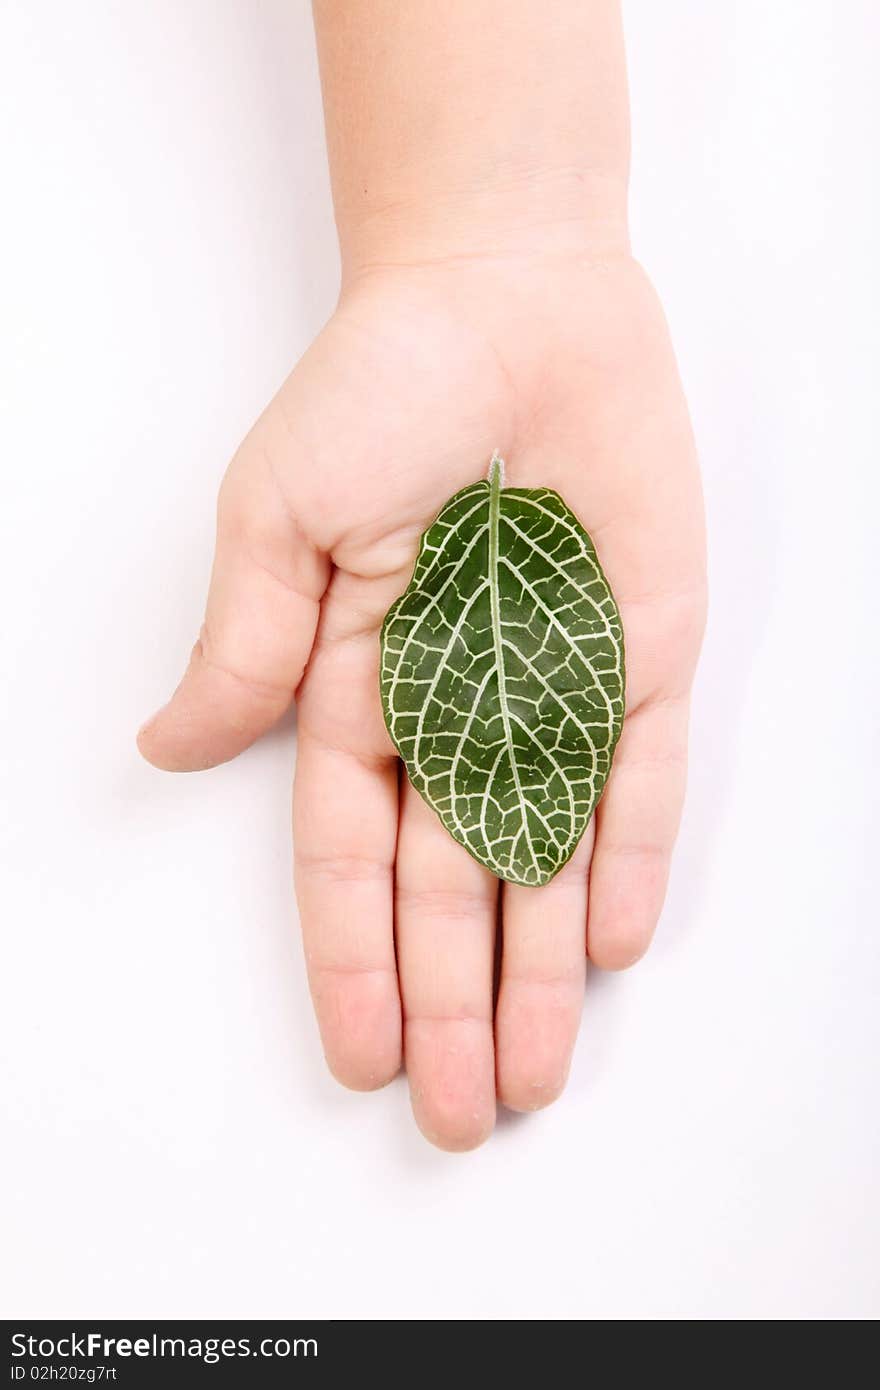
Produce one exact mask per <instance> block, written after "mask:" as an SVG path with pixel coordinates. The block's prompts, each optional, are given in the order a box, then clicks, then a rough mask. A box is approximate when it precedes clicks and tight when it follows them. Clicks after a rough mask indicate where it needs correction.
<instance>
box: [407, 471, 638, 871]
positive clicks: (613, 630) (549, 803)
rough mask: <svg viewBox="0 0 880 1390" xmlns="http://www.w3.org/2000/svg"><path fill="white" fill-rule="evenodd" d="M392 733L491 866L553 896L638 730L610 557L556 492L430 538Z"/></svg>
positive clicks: (483, 498)
mask: <svg viewBox="0 0 880 1390" xmlns="http://www.w3.org/2000/svg"><path fill="white" fill-rule="evenodd" d="M380 683H381V691H382V705H383V709H384V712H385V721H386V723H387V725H388V730H389V732H390V734H391V737H392V739H393V741H394V744H395V747H396V748H397V750H398V752H399V753H400V756H401V757H402V758H403V760H404V762H405V764H406V769H407V772H408V773H409V776H410V779H411V781H412V783H413V786H414V787H415V788H416V789H417V791H419V792H420V793H421V795H422V796H423V797H424V799H425V800H426V801H427V803H428V805H429V806H431V807H432V808H433V809H434V810H435V811H436V812H437V815H438V816H439V817H440V819H441V821H442V822H443V824H444V825H445V827H446V829H447V830H448V831H449V833H450V834H451V835H453V836H454V837H455V839H456V840H458V841H459V842H460V843H461V844H462V845H464V847H465V849H467V850H469V851H470V853H471V854H472V855H473V856H474V858H475V859H478V860H479V861H480V863H481V864H485V865H486V867H487V868H488V869H491V871H492V873H494V874H497V875H498V877H499V878H503V879H507V880H508V881H509V882H511V883H523V884H533V885H535V884H541V883H546V882H547V881H548V879H551V878H552V877H553V875H554V874H555V873H557V872H558V870H559V869H561V868H562V865H563V864H564V863H565V862H566V860H567V859H569V858H570V857H571V855H572V854H573V852H574V849H575V846H576V845H577V843H578V840H579V839H580V838H581V836H582V835H583V833H584V831H585V829H586V827H587V824H588V822H589V819H590V816H591V815H592V813H593V810H594V808H595V806H596V803H597V801H598V800H599V797H600V796H601V795H602V791H603V788H604V786H605V782H606V781H607V778H608V773H609V771H610V769H611V758H612V755H613V753H614V747H615V744H616V743H617V739H618V737H619V735H620V729H621V725H622V723H623V698H624V665H623V630H622V627H621V623H620V615H619V613H618V611H617V605H616V603H615V602H614V596H613V595H612V593H611V590H610V588H609V587H608V582H607V580H606V578H605V576H604V574H603V573H602V569H601V566H600V565H599V561H598V559H597V556H596V550H595V547H594V545H593V543H592V541H591V540H590V537H589V536H588V535H587V533H586V531H585V530H584V529H583V527H582V526H581V524H580V522H579V521H578V519H577V517H576V516H575V515H574V514H573V512H571V511H570V510H569V508H568V507H567V506H566V505H565V503H564V502H563V500H562V498H561V497H560V496H559V494H558V493H556V492H551V491H550V490H549V489H548V488H505V487H504V486H503V464H502V462H501V460H500V459H499V458H498V457H497V455H496V456H495V457H493V459H492V463H491V465H490V470H489V481H488V482H479V483H474V484H473V485H472V486H471V487H466V488H464V489H463V490H462V491H461V492H458V493H456V494H455V496H454V497H453V498H451V499H450V501H448V502H447V503H446V505H445V507H444V508H443V510H442V511H441V512H440V515H439V516H438V517H437V520H436V521H435V522H434V523H433V525H432V526H430V527H429V528H428V530H427V531H426V532H425V533H424V535H423V536H422V542H421V546H420V549H419V554H418V558H417V560H416V565H415V570H414V572H413V577H412V580H411V582H410V585H409V588H408V589H407V590H406V592H405V593H404V594H403V595H402V596H401V597H400V598H399V599H398V600H397V602H396V603H395V604H394V606H393V607H392V608H391V609H390V610H389V612H388V615H387V617H386V618H385V622H384V625H383V627H382V665H381V677H380Z"/></svg>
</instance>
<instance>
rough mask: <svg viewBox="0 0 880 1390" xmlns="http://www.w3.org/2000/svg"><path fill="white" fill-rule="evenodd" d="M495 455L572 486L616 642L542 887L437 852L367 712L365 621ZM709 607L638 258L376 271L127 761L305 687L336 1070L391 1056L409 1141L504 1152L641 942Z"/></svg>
mask: <svg viewBox="0 0 880 1390" xmlns="http://www.w3.org/2000/svg"><path fill="white" fill-rule="evenodd" d="M496 448H497V449H498V450H499V452H500V453H501V454H502V456H503V457H504V459H505V460H506V463H507V483H508V485H510V486H539V485H543V486H548V487H552V488H555V489H557V490H558V491H559V492H560V493H561V494H562V496H563V497H564V498H565V500H566V501H567V502H568V504H569V505H570V506H571V507H572V508H573V510H574V511H575V512H576V513H577V515H578V516H579V518H580V519H581V521H582V522H583V524H584V526H585V527H586V528H587V530H588V531H589V532H590V534H591V536H592V537H593V540H594V541H595V543H596V546H597V549H598V552H599V556H600V559H601V562H602V565H603V567H604V569H605V571H606V574H607V575H608V578H609V581H610V583H611V585H612V588H613V590H614V592H615V595H616V597H617V600H618V602H619V605H620V609H621V613H622V617H623V624H624V632H625V640H626V657H627V718H626V723H625V727H624V732H623V735H622V738H621V740H620V744H619V747H618V750H617V754H616V758H615V762H614V767H613V771H612V775H611V779H610V782H609V785H608V788H607V790H606V792H605V796H604V798H603V799H602V802H601V804H600V806H599V809H598V812H597V815H596V817H595V834H594V831H593V827H592V826H591V828H590V830H589V831H588V832H587V834H586V835H585V837H584V840H583V841H582V843H581V846H580V847H579V849H578V851H577V853H576V854H575V856H574V858H573V859H572V860H571V861H570V863H569V864H568V865H567V866H566V867H565V868H564V869H563V870H562V872H561V873H560V874H559V875H558V877H557V878H555V879H554V880H553V881H552V882H551V883H550V884H548V885H547V886H546V887H545V888H539V889H535V888H520V887H515V886H510V885H504V886H502V885H501V884H499V882H498V881H497V880H496V879H494V878H493V877H492V876H491V875H490V874H489V873H487V872H486V871H485V870H484V869H482V868H481V867H480V866H479V865H478V864H477V863H475V861H474V860H472V859H471V858H470V857H469V855H468V854H467V853H466V852H465V850H464V849H462V848H461V847H460V846H459V845H457V844H456V843H455V842H454V841H453V840H452V839H451V838H450V837H449V836H448V835H447V833H446V832H445V831H444V830H443V829H442V827H441V825H440V823H439V821H438V820H437V819H436V818H435V816H434V815H433V814H432V812H430V811H429V810H428V809H427V807H426V806H425V805H424V804H423V803H422V801H421V799H420V798H419V796H418V795H417V794H416V793H415V792H414V791H413V790H412V788H411V787H410V785H409V784H408V782H407V781H406V779H405V778H404V777H401V776H399V765H398V761H397V758H396V756H395V753H394V749H393V747H392V745H391V742H390V740H389V738H388V735H387V733H386V730H385V727H384V723H383V719H382V713H381V708H380V703H379V691H378V656H379V628H380V625H381V622H382V618H383V616H384V614H385V612H386V610H387V608H388V607H389V605H390V604H391V603H392V601H393V600H394V599H395V598H396V597H397V596H398V594H400V593H401V592H402V590H403V589H404V588H405V587H406V584H407V582H408V580H409V576H410V573H411V570H412V565H413V561H414V558H415V552H416V548H417V542H418V537H419V534H420V532H421V531H422V530H423V529H424V528H425V527H426V526H427V525H428V523H429V522H430V521H431V520H432V519H433V517H434V515H435V514H436V512H437V511H438V509H439V507H440V506H441V505H442V503H443V502H445V501H446V499H447V498H448V497H449V496H450V495H451V494H452V493H453V492H455V491H456V490H457V489H458V488H461V487H463V486H465V485H466V484H468V483H471V482H474V481H476V480H477V479H478V478H480V477H482V476H484V475H485V471H486V468H487V466H488V461H489V458H490V455H491V454H492V451H493V449H496ZM704 603H705V586H704V561H703V531H702V512H701V501H700V489H699V482H698V475H697V470H696V464H695V459H694V450H693V444H692V440H691V434H690V428H689V425H688V419H687V413H686V409H685V405H684V401H683V399H682V394H681V390H680V386H679V382H678V378H677V373H676V367H675V363H674V359H673V355H672V351H671V348H670V345H669V341H668V337H667V332H666V327H665V324H664V320H663V316H662V313H661V311H660V309H659V306H658V304H657V302H656V299H655V297H654V294H653V291H652V290H651V288H650V286H649V284H648V283H647V281H646V279H645V277H644V275H643V273H642V272H641V270H640V269H639V268H638V266H637V265H636V264H635V263H634V262H632V261H631V260H630V259H628V258H627V257H626V256H625V255H612V256H609V257H607V258H605V259H600V260H593V261H591V260H589V259H585V258H579V257H576V256H572V255H559V256H556V257H553V256H547V257H543V258H542V257H538V256H535V255H525V254H523V255H516V254H511V255H509V256H507V257H500V256H499V257H497V258H495V257H487V256H485V255H478V256H474V257H472V258H469V257H462V258H461V259H460V260H456V259H455V258H452V259H449V260H447V259H441V260H439V261H438V262H437V263H433V264H424V263H423V264H420V265H418V264H416V265H405V264H402V265H398V266H396V267H384V268H382V267H378V268H377V267H373V268H372V269H366V268H364V269H363V270H362V271H361V273H359V274H358V275H357V277H356V278H354V280H353V281H352V282H351V283H350V284H349V285H348V287H347V288H346V291H345V293H344V295H343V297H342V300H341V302H340V306H339V308H338V310H337V312H336V313H335V315H334V316H333V318H332V320H331V321H330V323H329V324H328V326H327V327H326V329H325V330H324V331H323V333H322V334H321V335H320V337H319V338H318V339H317V341H316V342H315V344H314V345H313V347H312V348H311V349H310V351H309V352H308V353H307V354H306V356H305V357H304V359H303V360H302V362H301V363H300V364H299V366H298V367H297V368H296V370H295V371H294V373H293V375H292V376H291V377H290V379H289V380H288V382H287V383H286V385H285V386H284V387H283V389H282V390H281V392H280V394H279V395H278V397H277V398H276V399H275V401H274V402H273V403H272V404H271V405H270V407H269V408H268V410H267V411H266V413H265V415H264V416H263V418H262V419H261V420H260V421H259V422H258V424H257V425H256V426H255V428H254V430H253V432H252V433H251V434H250V436H249V437H248V438H247V440H246V441H245V443H244V444H243V445H242V447H241V449H240V450H239V452H238V454H237V456H236V458H235V459H234V461H233V463H232V466H231V467H230V469H229V472H228V474H227V477H226V480H225V482H224V484H223V487H222V490H221V495H220V506H219V519H218V538H217V554H216V561H215V566H214V573H213V577H212V580H211V588H210V594H209V599H208V610H207V617H206V619H205V624H204V627H203V629H202V633H201V637H200V639H199V641H198V643H197V644H196V647H195V650H194V652H193V655H192V659H191V662H190V665H189V668H188V670H187V673H186V675H185V677H184V680H183V682H182V684H181V686H180V687H179V689H178V690H177V692H176V693H175V695H174V697H173V698H172V700H171V702H170V704H169V705H167V706H166V707H165V708H164V709H163V710H161V711H160V712H159V714H157V715H156V716H155V717H154V719H153V720H152V721H151V722H150V723H149V724H148V725H147V726H146V727H145V728H144V730H143V731H142V733H141V736H140V747H141V750H142V751H143V753H144V755H145V756H146V757H147V758H148V759H149V760H150V761H151V762H153V763H155V764H156V765H157V766H160V767H164V768H169V769H172V770H185V769H194V768H204V767H209V766H211V765H213V764H215V763H219V762H222V761H224V760H225V759H227V758H232V757H234V756H235V755H236V754H237V753H239V752H241V750H242V749H244V748H246V747H247V746H248V745H249V744H250V743H252V742H253V741H254V739H256V738H258V737H259V736H260V735H261V734H262V733H264V732H265V731H266V730H267V729H268V728H270V727H271V726H272V724H274V723H275V721H276V720H277V719H278V718H279V716H280V715H281V714H282V713H283V712H284V710H285V709H286V708H287V706H288V704H289V703H290V699H291V696H292V694H293V692H294V691H295V692H296V697H297V705H298V710H299V722H298V759H297V775H296V791H295V804H294V827H295V830H294V850H295V860H296V885H297V896H298V899H299V905H300V913H301V918H302V926H303V933H304V938H305V949H306V957H307V960H308V968H309V978H310V981H311V987H312V992H313V996H314V1000H315V1007H316V1010H317V1014H318V1021H319V1024H320V1027H321V1034H322V1038H323V1042H324V1047H325V1051H326V1054H327V1059H328V1062H329V1065H330V1067H331V1069H332V1071H333V1073H334V1074H335V1075H336V1076H337V1077H338V1078H339V1080H340V1081H342V1082H344V1083H345V1084H346V1085H349V1086H353V1087H356V1088H358V1089H369V1088H372V1087H378V1086H381V1085H383V1084H384V1083H385V1082H387V1081H388V1080H390V1078H391V1077H393V1076H394V1075H395V1073H396V1072H397V1071H398V1069H399V1067H400V1065H401V1048H403V1054H404V1055H405V1060H406V1069H407V1073H408V1076H409V1081H410V1086H411V1089H412V1099H413V1108H414V1110H415V1114H416V1118H417V1120H418V1123H419V1125H420V1126H421V1128H422V1129H423V1131H424V1132H425V1134H426V1135H427V1136H428V1138H430V1139H432V1140H433V1141H434V1142H435V1143H437V1144H440V1145H441V1146H443V1147H447V1148H468V1147H471V1146H473V1145H475V1144H478V1143H479V1142H480V1141H481V1140H482V1139H484V1138H485V1137H486V1136H487V1135H488V1133H489V1132H490V1130H491V1128H492V1125H493V1121H494V1115H495V1097H496V1093H497V1095H498V1097H499V1098H500V1099H501V1100H502V1101H503V1102H504V1103H505V1104H507V1105H509V1106H512V1107H514V1108H516V1109H533V1108H537V1107H539V1106H541V1105H545V1104H547V1103H548V1102H549V1101H551V1100H553V1099H554V1098H555V1097H556V1096H558V1095H559V1093H560V1091H561V1089H562V1087H563V1085H564V1082H565V1078H566V1073H567V1071H568V1066H569V1059H570V1056H571V1051H572V1046H573V1043H574V1039H575V1035H576V1032H577V1028H578V1023H579V1019H580V1015H581V1006H582V999H583V984H584V971H585V964H586V955H587V953H589V955H590V957H591V959H592V960H593V961H595V963H596V964H597V965H600V966H605V967H610V968H617V967H621V966H626V965H630V964H632V963H633V962H634V961H635V960H637V959H638V958H639V956H640V955H641V954H642V953H643V951H644V950H645V948H646V947H647V945H648V943H649V941H650V938H651V933H652V931H653V929H654V925H655V923H656V920H657V915H658V913H659V911H660V907H661V904H662V901H663V895H664V889H665V884H666V877H667V871H668V867H669V857H670V853H671V850H672V845H673V841H674V839H675V834H676V828H677V824H678V819H679V813H680V809H681V801H682V794H683V788H684V777H685V751H686V738H687V717H688V695H689V690H690V684H691V678H692V674H693V669H694V664H695V660H696V655H697V650H698V647H699V643H700V637H701V632H702V627H703V613H704ZM588 879H589V907H588V901H587V887H588ZM499 905H500V911H499ZM496 927H498V929H499V930H501V932H502V936H503V949H502V959H501V983H500V993H499V995H498V1000H497V1006H496V1007H495V1008H494V1010H493V952H494V942H495V933H496ZM395 934H396V952H395ZM401 1020H402V1026H401Z"/></svg>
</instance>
